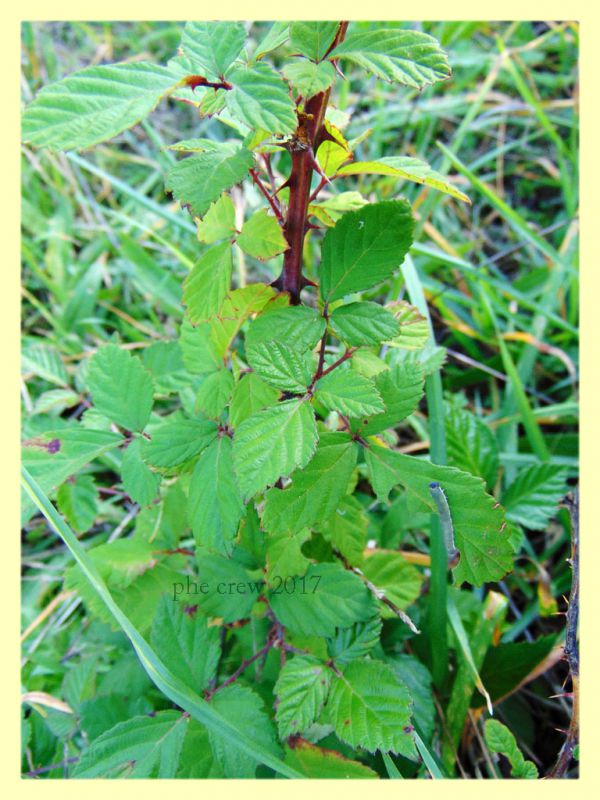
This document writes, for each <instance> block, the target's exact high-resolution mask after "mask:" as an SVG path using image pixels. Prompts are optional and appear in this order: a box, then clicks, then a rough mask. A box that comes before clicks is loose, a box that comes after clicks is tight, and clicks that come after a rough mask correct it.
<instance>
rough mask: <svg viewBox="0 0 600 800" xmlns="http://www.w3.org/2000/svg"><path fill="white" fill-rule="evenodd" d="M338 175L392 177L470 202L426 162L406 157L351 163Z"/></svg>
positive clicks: (342, 168)
mask: <svg viewBox="0 0 600 800" xmlns="http://www.w3.org/2000/svg"><path fill="white" fill-rule="evenodd" d="M337 174H338V175H393V176H394V177H397V178H402V180H406V181H412V182H413V183H420V184H422V185H423V186H430V187H431V188H432V189H437V191H438V192H444V193H445V194H449V195H452V197H456V198H457V200H464V201H465V203H470V202H471V201H470V200H469V198H468V197H467V195H466V194H464V193H463V192H461V191H459V190H458V189H457V188H456V187H455V186H453V185H452V184H451V183H449V182H448V181H447V180H446V178H445V177H444V176H443V175H441V174H440V173H439V172H436V171H435V170H434V169H432V168H431V167H430V166H429V164H428V163H427V162H426V161H421V160H420V159H419V158H411V157H408V156H389V157H387V158H378V159H377V160H375V161H353V162H352V164H346V165H345V166H343V167H340V169H339V170H338V172H337Z"/></svg>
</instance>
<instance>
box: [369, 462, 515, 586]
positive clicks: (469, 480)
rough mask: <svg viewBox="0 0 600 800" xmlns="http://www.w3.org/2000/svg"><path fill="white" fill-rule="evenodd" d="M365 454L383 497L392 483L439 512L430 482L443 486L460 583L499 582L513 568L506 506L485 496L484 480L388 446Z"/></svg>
mask: <svg viewBox="0 0 600 800" xmlns="http://www.w3.org/2000/svg"><path fill="white" fill-rule="evenodd" d="M365 457H366V461H367V466H368V469H369V479H370V481H371V485H372V486H373V488H374V489H375V492H376V494H377V497H378V499H379V500H381V501H385V500H386V499H387V496H388V494H389V492H390V490H391V489H392V487H393V486H397V485H398V484H401V485H402V486H404V488H405V489H406V491H407V493H408V494H409V496H411V497H412V498H413V499H416V500H418V501H419V502H420V503H422V504H423V505H425V506H427V507H428V508H430V509H431V510H432V511H436V505H435V502H434V500H433V499H432V497H431V494H430V492H429V484H430V483H432V482H438V483H439V484H440V486H441V488H442V490H443V492H444V494H445V495H446V497H447V500H448V505H449V507H450V513H451V517H452V522H453V524H454V537H455V542H456V547H457V548H458V549H459V551H460V562H459V564H458V566H457V567H456V569H455V570H454V574H455V579H456V581H457V583H462V582H463V581H469V583H472V584H473V585H475V586H480V585H481V584H482V583H485V582H486V581H497V580H500V578H502V576H503V575H505V574H506V573H507V572H508V571H509V570H510V569H511V568H512V560H513V559H512V545H511V543H510V539H509V537H508V535H507V533H508V532H505V531H504V526H503V519H504V512H503V509H502V508H501V507H500V506H499V504H498V503H496V502H495V500H494V498H493V497H491V496H490V495H489V494H486V492H485V484H484V482H483V481H482V480H481V478H476V477H475V476H473V475H469V474H467V473H466V472H461V471H460V470H457V469H455V468H454V467H441V466H438V465H437V464H432V463H430V462H429V461H423V460H421V459H418V458H414V457H412V456H406V455H403V454H402V453H396V452H393V451H391V450H388V449H386V448H385V447H372V448H369V449H368V450H367V451H366V456H365Z"/></svg>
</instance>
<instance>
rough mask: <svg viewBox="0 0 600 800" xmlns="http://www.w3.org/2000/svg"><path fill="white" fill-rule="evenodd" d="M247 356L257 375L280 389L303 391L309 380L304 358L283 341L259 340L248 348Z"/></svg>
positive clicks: (309, 376) (308, 371)
mask: <svg viewBox="0 0 600 800" xmlns="http://www.w3.org/2000/svg"><path fill="white" fill-rule="evenodd" d="M247 358H248V363H249V364H250V366H251V367H252V369H253V370H254V371H255V372H256V374H257V375H258V376H259V377H261V378H262V379H263V380H264V381H266V382H267V383H270V384H271V385H272V386H275V387H276V388H277V389H281V390H282V391H286V392H295V393H300V392H305V391H306V389H307V387H308V385H309V384H310V382H311V377H312V376H311V373H310V370H309V368H308V365H307V363H306V359H305V358H304V357H303V356H302V354H301V353H300V352H299V351H298V350H295V349H294V348H293V347H290V346H289V345H287V344H285V343H284V342H278V341H276V340H274V339H273V340H271V341H267V342H259V343H257V344H255V345H253V346H251V347H249V348H248V351H247Z"/></svg>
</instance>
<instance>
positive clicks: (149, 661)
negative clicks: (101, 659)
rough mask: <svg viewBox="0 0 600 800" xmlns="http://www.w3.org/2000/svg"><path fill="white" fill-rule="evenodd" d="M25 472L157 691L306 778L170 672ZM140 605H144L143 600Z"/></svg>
mask: <svg viewBox="0 0 600 800" xmlns="http://www.w3.org/2000/svg"><path fill="white" fill-rule="evenodd" d="M21 472H22V476H23V485H24V489H25V491H26V492H27V494H28V496H29V497H30V498H31V500H32V501H33V502H34V503H35V505H36V507H37V508H38V509H39V510H40V511H41V512H42V513H43V515H44V516H45V517H46V519H47V520H48V522H49V523H50V524H51V525H52V527H53V528H54V530H55V531H56V532H57V534H58V535H59V536H60V538H61V539H62V540H63V541H64V543H65V544H66V545H67V547H68V549H69V551H70V552H71V554H72V555H73V557H74V558H75V559H76V561H77V563H78V564H79V566H80V567H81V571H82V574H83V577H84V578H85V579H86V581H87V582H88V585H89V587H90V588H91V589H92V591H93V592H94V593H95V595H96V598H97V599H98V600H99V601H100V602H101V603H102V604H103V606H104V608H105V609H106V610H107V611H108V612H110V614H111V615H112V617H113V618H114V619H115V621H116V622H117V623H118V625H119V627H120V628H121V630H122V631H123V633H125V635H126V636H127V638H128V639H129V641H130V642H131V644H132V645H133V648H134V650H135V653H136V655H137V657H138V658H139V661H140V662H141V665H142V666H143V668H144V669H145V670H146V672H147V673H148V675H149V676H150V677H151V679H152V681H153V682H154V683H155V685H156V686H157V688H158V689H159V690H160V691H161V692H163V693H164V694H165V695H166V697H168V698H169V700H171V701H172V702H173V703H176V704H177V705H178V706H179V707H180V708H182V709H183V710H184V711H187V712H188V713H189V714H191V715H192V716H193V717H194V718H195V719H197V720H198V721H199V722H200V723H202V724H203V725H205V726H206V727H207V728H209V730H211V731H215V732H218V735H219V736H220V737H222V739H223V740H224V741H225V742H228V743H231V744H233V743H234V742H235V743H236V746H237V747H238V748H239V749H240V750H242V751H243V752H244V753H246V754H248V755H249V756H250V757H251V758H255V759H256V760H257V761H259V762H260V763H263V764H266V765H267V766H269V767H271V769H274V770H275V771H276V772H278V773H279V774H281V775H284V776H286V777H288V778H301V777H303V776H302V773H299V772H297V771H296V770H295V769H293V768H292V767H290V766H289V765H287V764H285V763H284V762H283V761H282V760H281V759H280V758H279V757H278V756H276V755H274V754H273V751H272V750H271V749H269V748H265V747H264V746H262V744H261V743H260V741H258V740H257V741H254V740H251V739H248V738H246V736H245V731H242V729H241V728H240V727H238V726H237V725H234V724H231V723H230V722H229V720H228V719H226V718H225V717H224V716H223V715H222V714H219V713H218V712H217V711H216V710H215V708H214V707H211V705H210V704H208V703H207V702H206V701H204V700H203V699H202V698H201V697H199V696H198V695H197V694H195V693H194V692H193V691H191V690H190V689H189V687H187V686H186V685H185V684H184V683H183V682H182V681H180V680H179V679H178V678H177V677H176V676H175V675H173V673H172V672H171V671H170V670H169V669H167V667H166V666H165V665H164V664H163V663H162V661H161V660H160V659H159V658H158V656H157V655H156V653H155V652H154V651H153V650H152V648H151V647H150V646H149V645H148V643H147V642H146V640H145V639H144V638H143V637H142V635H141V633H140V632H139V630H138V629H137V628H136V627H135V625H133V624H132V622H131V621H130V619H129V617H128V616H127V615H126V614H124V613H123V611H122V610H121V608H119V606H118V605H117V603H116V602H115V601H114V599H113V597H112V595H111V593H110V592H109V591H108V589H107V587H106V584H105V583H104V581H103V580H102V578H101V577H100V575H99V573H98V572H97V570H96V569H95V567H94V564H93V563H92V561H91V560H90V558H89V556H88V554H87V553H86V551H85V550H84V549H83V547H82V545H81V543H80V542H79V541H78V539H77V537H76V535H75V534H74V533H73V531H72V530H71V529H70V528H69V526H68V525H67V524H66V523H65V522H64V520H63V519H62V517H61V516H60V515H59V514H58V513H57V511H56V510H55V508H54V507H53V506H52V504H51V503H50V501H49V500H48V498H47V497H46V496H45V494H44V493H43V491H42V490H41V489H40V487H39V485H38V484H37V482H36V481H35V479H34V478H32V476H31V475H30V474H29V473H28V471H27V469H26V468H25V467H23V466H22V468H21ZM111 546H112V545H111ZM139 602H140V604H142V601H141V600H140V601H139Z"/></svg>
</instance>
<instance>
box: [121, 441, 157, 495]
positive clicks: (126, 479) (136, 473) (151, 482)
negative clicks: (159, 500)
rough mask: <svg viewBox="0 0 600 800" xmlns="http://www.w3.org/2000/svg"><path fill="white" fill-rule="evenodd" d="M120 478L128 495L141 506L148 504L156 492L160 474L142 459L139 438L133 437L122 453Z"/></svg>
mask: <svg viewBox="0 0 600 800" xmlns="http://www.w3.org/2000/svg"><path fill="white" fill-rule="evenodd" d="M121 480H122V481H123V487H124V489H125V491H126V492H127V494H128V495H129V497H131V499H132V500H133V502H134V503H139V504H140V505H141V506H147V505H149V504H150V503H151V502H152V501H153V500H154V498H155V497H156V495H157V493H158V487H159V486H160V475H157V474H156V473H155V472H152V470H151V469H148V467H147V466H146V464H144V462H143V461H142V455H141V442H140V440H139V439H134V440H133V442H131V444H130V445H129V446H128V447H127V449H126V450H125V452H124V453H123V460H122V462H121Z"/></svg>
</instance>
